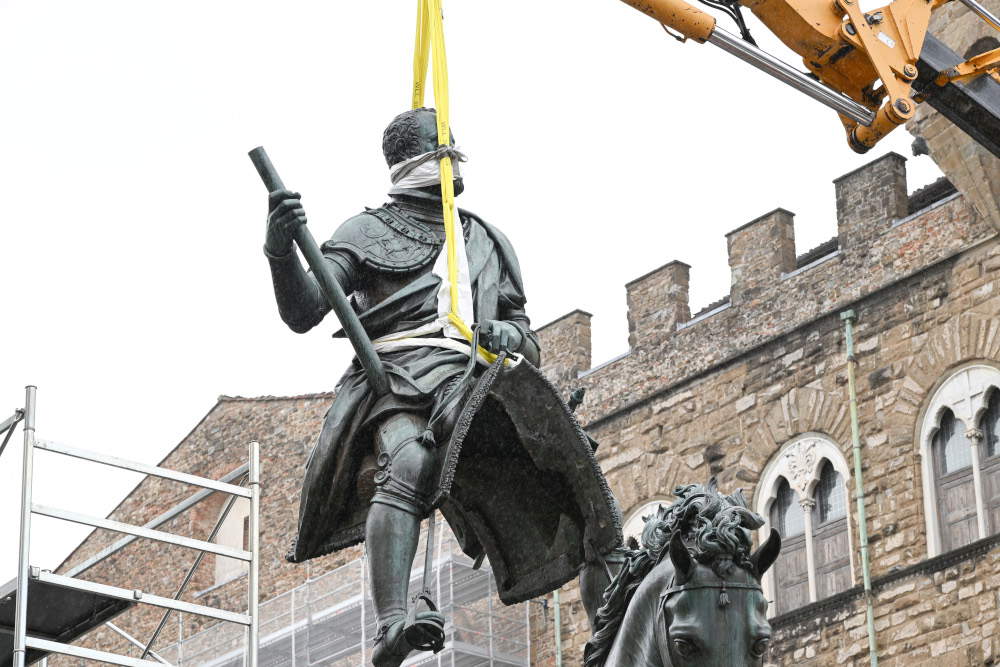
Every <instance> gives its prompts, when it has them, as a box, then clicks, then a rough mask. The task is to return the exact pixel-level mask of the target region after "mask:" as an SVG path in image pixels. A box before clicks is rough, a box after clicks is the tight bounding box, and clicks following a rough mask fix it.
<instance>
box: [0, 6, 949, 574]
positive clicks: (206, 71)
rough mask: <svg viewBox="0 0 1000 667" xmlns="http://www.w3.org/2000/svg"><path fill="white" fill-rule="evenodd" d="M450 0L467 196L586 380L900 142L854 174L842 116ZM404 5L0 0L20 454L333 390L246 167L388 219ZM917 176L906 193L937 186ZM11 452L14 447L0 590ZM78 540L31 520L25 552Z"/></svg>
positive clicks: (404, 68) (723, 66) (410, 14)
mask: <svg viewBox="0 0 1000 667" xmlns="http://www.w3.org/2000/svg"><path fill="white" fill-rule="evenodd" d="M444 4H445V12H446V25H445V31H446V35H447V44H448V55H449V59H450V62H449V66H450V74H451V93H452V100H451V103H452V122H453V127H454V130H455V135H456V137H457V138H458V141H459V143H460V144H461V145H462V146H463V148H464V149H465V150H466V151H467V152H468V154H469V156H470V161H469V163H468V164H466V165H463V167H462V169H463V174H464V175H465V177H466V183H467V187H466V193H465V194H464V195H463V196H462V197H461V198H460V199H459V204H460V205H461V206H463V207H466V208H469V209H471V210H474V211H476V212H477V213H479V214H480V215H482V216H484V217H485V218H486V219H487V220H490V221H491V222H493V223H495V224H497V225H498V226H500V227H501V228H502V229H504V230H505V231H506V232H507V234H508V235H509V236H510V238H511V239H512V241H513V243H514V245H515V247H516V248H517V249H518V253H519V256H520V260H521V264H522V268H523V271H524V278H525V282H526V286H527V290H528V297H529V303H528V306H529V313H530V314H531V315H532V317H533V319H534V321H535V323H536V324H539V325H540V324H543V323H545V322H548V321H550V320H552V319H554V318H556V317H558V316H560V315H562V314H564V313H566V312H568V311H569V310H572V309H574V308H582V309H585V310H588V311H590V312H592V313H593V314H594V361H595V363H599V362H600V361H602V360H605V359H607V358H610V357H612V356H615V355H617V354H619V353H621V352H624V351H625V350H626V349H627V327H626V321H625V289H624V284H625V283H626V282H628V281H629V280H631V279H633V278H635V277H638V276H639V275H641V274H643V273H645V272H646V271H649V270H650V269H653V268H655V267H657V266H659V265H661V264H663V263H665V262H667V261H670V260H672V259H680V260H683V261H685V262H687V263H689V264H691V265H692V267H693V268H692V271H691V275H692V284H691V299H692V304H691V305H692V310H696V309H698V308H700V307H701V306H703V305H705V304H707V303H708V302H710V301H712V300H714V299H716V298H718V297H721V296H723V295H725V294H726V293H728V291H729V269H728V265H727V259H726V249H725V248H726V246H725V239H724V234H725V233H726V232H727V231H729V230H731V229H733V228H735V227H737V226H739V225H741V224H743V223H744V222H747V221H749V220H751V219H752V218H755V217H757V216H758V215H760V214H762V213H765V212H767V211H769V210H771V209H773V208H775V207H776V206H783V207H785V208H787V209H789V210H792V211H794V212H796V213H797V214H798V216H797V218H796V235H797V240H796V243H797V248H798V250H799V252H802V251H804V250H806V249H808V248H810V247H812V246H814V245H816V244H817V243H819V242H822V241H824V240H826V239H828V238H830V237H831V236H833V235H834V234H835V233H836V225H835V214H834V196H833V185H832V184H831V180H832V179H834V178H836V177H837V176H839V175H840V174H842V173H845V172H847V171H849V170H851V169H854V168H856V167H858V166H860V165H861V164H863V163H865V162H867V161H869V160H871V159H874V158H875V157H877V156H878V155H881V154H883V153H884V152H886V151H888V150H895V151H897V152H899V153H902V154H904V155H907V156H908V155H909V143H910V141H911V137H910V136H909V135H908V134H906V132H905V131H904V130H899V131H897V133H896V134H895V135H893V136H892V137H890V138H889V139H888V140H887V141H885V142H884V145H882V146H880V147H879V148H878V149H877V150H875V151H873V152H872V153H870V154H869V155H867V156H859V155H855V154H854V153H852V152H851V151H850V149H848V147H847V145H846V143H845V141H844V138H843V133H842V130H841V126H840V123H839V122H838V120H837V118H836V116H835V114H834V113H833V112H831V111H828V110H827V109H826V108H824V107H822V106H820V105H819V104H817V103H816V102H813V101H811V100H809V99H807V98H805V97H804V96H802V95H800V94H798V93H796V92H794V91H792V90H791V89H788V88H786V87H784V86H783V85H782V84H780V83H778V82H776V81H774V80H772V79H770V78H768V77H766V76H765V75H763V74H761V73H759V72H757V71H756V70H753V69H751V68H750V67H749V66H748V65H745V64H743V63H741V62H739V61H736V60H734V59H732V58H731V57H729V56H726V55H725V54H723V53H721V52H719V51H718V50H717V49H715V48H714V47H712V46H710V45H696V44H694V43H687V44H679V43H677V42H675V41H674V40H672V39H670V38H669V37H667V36H666V35H665V34H664V33H663V31H662V30H661V29H660V27H659V26H658V25H656V24H655V23H654V22H652V21H650V20H649V19H648V18H646V17H644V16H642V15H641V14H639V13H637V12H636V11H634V10H632V9H630V8H629V7H627V6H625V5H624V4H622V3H620V2H617V0H585V1H583V2H578V3H565V2H536V1H531V0H510V1H508V2H504V3H485V2H477V1H474V0H445V3H444ZM414 7H415V3H414V2H412V1H411V0H406V1H405V2H404V1H403V0H389V1H388V2H351V3H348V2H318V1H313V2H306V1H293V0H284V1H283V2H277V1H272V2H261V1H252V0H238V1H237V0H212V1H210V2H206V1H205V0H200V1H198V2H195V1H193V0H171V1H170V2H164V1H161V0H148V1H145V2H136V1H135V0H121V1H117V2H115V1H111V0H91V1H89V2H79V1H78V0H75V1H70V0H66V1H57V0H0V62H3V63H4V67H3V68H2V71H0V77H2V79H0V82H2V83H0V85H2V90H3V91H4V105H3V107H2V110H0V156H2V159H0V184H2V191H3V196H2V198H0V216H2V220H3V222H2V228H0V229H2V235H0V322H2V325H3V326H2V327H0V420H2V419H4V418H5V417H7V416H8V415H9V414H10V413H12V412H13V410H14V408H15V407H18V406H20V405H22V404H23V387H24V385H26V384H37V385H38V387H39V393H38V435H39V437H42V438H46V439H52V440H59V441H62V442H66V443H68V444H72V445H75V446H78V447H85V448H92V449H97V450H100V451H103V452H107V453H111V454H115V455H119V456H126V457H131V458H135V459H140V460H143V461H148V462H157V461H159V460H160V459H161V458H162V457H163V456H164V455H165V454H166V453H167V452H168V451H169V450H170V449H171V448H172V447H173V446H174V445H176V444H177V442H178V441H179V440H180V439H181V438H182V437H183V436H184V435H185V434H186V433H187V432H188V431H189V430H190V429H191V428H192V427H193V426H194V425H195V424H196V423H197V421H198V420H199V419H200V418H201V417H202V416H203V415H204V414H205V412H207V411H208V410H209V409H210V408H211V407H212V405H213V404H214V402H215V399H216V397H217V396H218V395H219V394H238V395H261V394H279V395H284V394H297V393H303V392H313V391H328V390H330V389H332V387H333V385H334V383H335V381H336V379H337V378H338V377H339V375H340V373H341V371H342V369H343V367H344V366H345V365H346V363H347V361H348V359H349V351H348V349H349V346H348V344H347V343H346V342H344V341H332V340H331V339H330V338H329V334H330V333H331V332H332V331H334V330H335V328H336V324H335V322H334V321H332V318H331V319H330V320H328V321H327V322H325V323H324V324H322V325H321V326H320V327H318V328H317V329H314V330H313V331H312V332H310V333H309V334H306V335H301V336H300V335H295V334H293V333H291V332H290V331H289V330H288V329H286V328H285V327H284V325H283V324H282V323H281V321H280V319H279V318H278V316H277V312H276V309H275V307H274V304H273V299H272V295H271V286H270V278H269V274H268V271H267V264H266V262H265V260H264V257H263V255H262V253H261V249H260V248H261V243H262V241H263V231H264V219H265V214H266V210H265V209H266V194H265V191H264V188H263V186H262V185H261V183H260V181H259V180H258V178H257V175H256V173H255V172H254V170H253V167H252V165H251V164H250V162H249V160H248V159H247V157H246V153H247V151H248V150H249V149H251V148H253V147H254V146H256V145H258V144H263V145H264V146H265V147H266V148H267V149H268V151H269V153H270V154H271V157H272V159H273V160H274V162H275V164H276V166H277V167H278V169H279V171H280V172H281V174H282V176H283V177H284V180H285V182H286V183H287V184H288V185H289V186H290V187H292V188H295V189H298V190H299V191H301V192H302V194H303V203H304V204H305V207H306V211H307V213H308V215H309V218H310V226H311V227H312V230H313V233H314V234H315V235H316V236H317V237H324V236H327V235H328V234H329V233H330V232H332V230H333V229H334V228H335V227H336V225H337V224H338V223H339V222H341V221H342V220H344V219H345V218H347V217H349V216H351V215H353V214H354V213H356V212H358V211H360V210H361V208H362V206H364V205H369V206H377V205H378V204H380V203H381V202H382V201H384V199H385V195H384V193H385V191H386V189H387V170H386V167H385V163H384V162H383V160H382V156H381V150H380V144H381V133H382V130H383V128H384V127H385V125H386V123H387V122H388V121H389V120H390V119H391V118H392V117H393V116H394V115H395V114H396V113H398V112H400V111H402V110H404V109H405V108H406V107H407V105H408V103H409V89H410V72H411V57H412V41H413V22H414ZM723 25H725V27H726V28H727V29H730V28H731V26H729V25H727V24H725V23H723ZM753 25H754V26H755V27H756V31H755V36H756V37H757V39H758V41H759V42H760V43H761V44H762V45H763V46H764V47H765V48H767V49H769V50H771V51H772V52H776V53H779V54H783V57H785V59H786V60H788V61H790V62H794V61H793V57H792V56H791V55H790V54H789V53H788V52H787V51H784V50H783V49H782V48H781V46H780V44H779V43H777V41H776V40H775V39H774V38H772V37H771V36H770V35H769V34H767V33H766V32H765V30H764V29H763V28H762V27H760V26H759V24H757V23H753ZM908 168H909V171H910V187H911V190H912V189H915V188H916V187H918V186H920V185H923V184H926V183H928V182H930V181H932V180H934V178H936V177H937V176H938V175H939V173H938V172H937V170H936V168H935V167H934V165H933V163H932V162H931V161H930V159H929V158H926V157H923V158H911V159H910V161H909V163H908ZM263 445H264V446H265V447H266V446H267V442H266V440H265V441H264V443H263ZM20 457H21V434H20V431H19V432H18V433H17V435H16V436H15V439H14V440H13V441H12V443H11V445H10V446H9V447H8V448H7V451H6V452H5V453H4V455H3V457H2V458H0V582H2V581H4V580H6V579H8V578H10V577H13V576H14V573H15V569H16V562H17V518H18V511H17V506H18V494H19V486H20V479H19V478H20ZM239 463H240V462H239V461H233V467H235V466H236V465H238V464H239ZM36 480H37V481H36V486H35V497H36V501H37V502H44V503H47V504H53V505H57V506H63V507H70V508H73V509H75V510H76V511H80V512H87V513H92V514H97V515H102V516H103V515H104V514H106V513H107V512H108V511H110V509H111V508H113V507H114V505H116V504H117V502H118V501H119V500H120V499H121V497H122V496H123V495H124V494H125V493H127V492H128V491H129V490H130V489H131V488H132V486H133V485H134V484H135V483H136V482H137V481H138V476H135V475H130V474H124V473H121V472H119V471H113V472H110V473H108V472H106V471H104V470H102V469H101V468H100V467H95V466H91V465H89V464H85V463H82V462H75V461H69V460H65V461H64V460H59V459H58V457H55V456H53V455H49V454H45V453H40V454H39V455H38V456H37V458H36ZM85 535H86V530H84V529H82V528H78V527H73V526H67V525H65V524H61V523H58V522H54V521H49V520H46V519H38V520H36V522H35V535H34V538H35V539H34V546H33V551H32V563H33V564H36V565H40V566H42V567H54V566H56V565H57V564H58V563H59V562H60V561H61V559H62V558H63V557H65V556H66V555H67V554H68V553H69V551H70V550H71V549H72V547H73V546H74V545H75V544H76V543H77V542H78V541H79V540H80V539H82V537H84V536H85Z"/></svg>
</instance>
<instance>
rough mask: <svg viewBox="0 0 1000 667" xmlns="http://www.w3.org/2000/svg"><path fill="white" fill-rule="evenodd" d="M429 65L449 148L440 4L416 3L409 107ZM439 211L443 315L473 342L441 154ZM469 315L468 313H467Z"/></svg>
mask: <svg viewBox="0 0 1000 667" xmlns="http://www.w3.org/2000/svg"><path fill="white" fill-rule="evenodd" d="M428 61H431V62H433V68H432V73H433V81H434V106H435V108H436V110H437V113H436V118H437V130H438V146H449V147H450V145H451V128H450V121H449V109H450V107H449V103H448V59H447V55H446V53H445V46H444V22H443V19H442V13H441V0H417V32H416V42H415V46H414V50H413V96H412V106H413V108H414V109H418V108H420V107H423V106H424V97H425V92H426V86H425V84H426V80H427V67H428ZM439 164H440V175H441V207H442V212H443V214H444V215H443V220H444V230H445V245H444V249H443V252H445V253H447V254H446V257H447V267H448V269H447V274H448V275H447V276H445V277H444V279H445V282H446V283H447V286H448V294H449V301H450V308H449V310H448V312H447V314H446V317H447V323H448V325H449V326H450V327H453V328H454V329H455V330H457V331H458V333H459V334H460V335H461V336H462V337H464V338H465V340H467V341H469V342H472V339H473V335H472V329H471V328H470V326H469V325H468V323H466V322H465V320H464V319H463V318H462V314H461V312H460V309H459V257H458V246H459V243H458V241H457V238H456V237H457V232H456V231H455V218H456V215H455V182H454V181H455V176H454V169H453V164H452V158H451V153H450V151H443V154H442V155H441V157H440V161H439ZM469 315H471V313H469ZM476 353H477V354H478V355H479V356H480V357H482V358H483V359H485V360H486V361H487V362H488V363H491V364H492V363H493V362H494V361H495V360H496V358H497V355H495V354H493V353H492V352H489V351H488V350H486V349H485V348H483V347H479V346H477V347H476Z"/></svg>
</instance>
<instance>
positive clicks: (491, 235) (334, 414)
mask: <svg viewBox="0 0 1000 667" xmlns="http://www.w3.org/2000/svg"><path fill="white" fill-rule="evenodd" d="M382 149H383V153H384V155H385V159H386V162H387V164H388V166H389V168H390V173H391V178H392V182H393V187H392V189H391V190H390V191H389V196H390V199H389V201H388V202H387V203H385V204H383V205H382V206H380V207H378V208H373V209H366V210H365V211H364V212H362V213H360V214H358V215H356V216H354V217H352V218H350V219H349V220H347V221H346V222H344V223H343V224H342V225H341V226H340V227H339V228H338V229H337V230H336V231H335V232H334V233H333V235H332V236H331V237H330V239H329V240H328V241H326V242H325V243H323V244H322V246H321V251H322V259H321V260H315V261H322V263H323V266H322V267H320V268H319V270H320V271H321V272H323V273H324V274H326V275H332V277H333V279H334V280H335V281H336V283H337V284H339V285H340V287H341V288H342V289H343V292H344V293H345V294H347V295H350V299H351V300H350V304H351V306H352V307H353V309H354V312H355V313H357V318H358V319H359V320H360V324H361V327H362V328H363V331H362V334H363V335H365V336H367V337H368V338H369V339H370V343H369V341H366V342H365V344H366V345H368V344H370V346H371V347H373V348H374V350H375V352H376V353H377V357H374V358H375V359H376V363H378V364H380V365H381V369H380V372H381V373H383V374H384V376H385V377H386V378H387V385H388V388H387V391H385V392H384V393H381V394H379V393H377V392H375V391H373V389H372V387H371V386H370V385H371V383H370V382H369V381H368V379H367V378H366V373H365V369H364V368H363V363H361V362H359V360H358V359H357V358H356V359H355V361H354V362H353V363H352V365H351V366H350V367H349V368H348V369H347V371H346V373H345V374H344V375H343V377H342V378H341V379H340V381H339V383H338V384H337V385H336V397H335V399H334V401H333V404H332V405H331V406H330V410H329V412H328V413H327V415H326V418H325V421H324V424H323V428H322V431H321V433H320V434H319V438H318V441H317V443H316V445H315V448H314V449H313V452H312V454H311V455H310V457H309V459H308V461H307V463H306V470H305V479H304V481H303V485H302V495H301V505H300V512H299V527H298V536H297V538H296V541H295V543H294V545H293V547H292V550H291V551H290V553H289V555H288V558H289V560H291V561H293V562H302V561H304V560H307V559H310V558H315V557H318V556H322V555H324V554H327V553H330V552H333V551H336V550H338V549H343V548H345V547H348V546H351V545H353V544H357V543H359V542H361V541H365V542H366V545H367V554H368V563H369V567H370V576H371V585H372V597H373V601H374V605H375V610H376V614H377V617H378V625H379V630H378V633H377V636H376V639H375V647H374V652H373V655H372V661H373V664H374V665H376V667H395V666H397V665H399V664H401V663H402V661H403V660H404V659H405V658H406V656H407V655H408V654H409V653H410V652H411V651H413V650H417V649H433V650H435V651H436V650H440V648H441V647H442V645H443V640H444V625H445V619H444V617H443V616H442V614H441V613H440V612H439V611H438V610H437V609H436V607H435V606H434V605H433V603H432V602H431V601H430V599H429V598H424V599H423V600H422V602H421V601H420V600H413V599H411V600H409V601H408V600H407V587H408V583H409V578H410V571H411V567H412V562H413V558H414V555H415V551H416V546H417V539H418V534H419V530H420V522H421V520H422V519H423V518H425V517H427V516H428V514H429V513H430V512H432V511H433V510H434V509H440V510H441V511H442V513H443V514H444V516H445V518H447V520H448V521H449V523H450V525H451V527H452V529H453V531H454V532H455V534H456V537H457V538H458V540H459V542H460V544H461V546H462V548H463V550H464V551H465V553H466V554H468V555H469V556H470V557H472V558H474V559H476V560H477V561H480V560H481V559H482V558H483V557H484V556H488V557H489V559H490V564H491V567H492V569H493V572H494V575H495V577H496V581H497V590H498V594H499V595H500V598H501V600H503V601H504V602H505V603H507V604H513V603H515V602H520V601H523V600H526V599H530V598H532V597H536V596H539V595H543V594H545V593H547V592H549V591H551V590H554V589H555V588H557V587H559V586H561V585H562V584H564V583H566V582H567V581H569V580H570V579H572V578H573V577H574V576H576V574H577V572H578V571H579V570H580V568H581V567H583V566H584V565H585V563H587V562H591V563H594V562H596V560H597V558H599V556H600V554H605V553H609V552H610V551H612V550H613V549H614V548H615V547H616V546H617V545H618V544H619V542H620V532H621V528H620V517H619V516H618V511H617V508H616V507H615V506H614V503H613V499H612V497H611V494H610V491H609V490H608V487H607V484H606V482H605V481H604V478H603V476H602V475H601V472H600V468H599V467H598V465H597V463H596V461H595V460H594V457H593V453H592V451H591V448H590V441H589V440H588V438H587V437H586V435H585V434H584V433H583V431H582V429H581V428H580V427H579V425H578V424H577V422H576V420H575V419H574V417H573V415H572V413H571V411H570V410H569V409H568V407H567V406H566V405H565V404H564V403H563V402H562V401H561V400H559V399H558V397H557V396H556V395H555V393H554V390H553V388H552V386H551V385H550V384H548V382H547V381H546V380H545V379H544V377H543V376H542V375H541V374H540V373H539V372H538V370H537V367H538V365H539V363H540V355H541V351H540V349H539V343H538V337H537V336H536V335H535V333H534V332H533V331H532V330H531V326H530V321H529V319H528V316H527V314H526V312H525V301H526V299H525V290H524V285H523V283H522V280H521V272H520V269H519V266H518V262H517V257H516V255H515V253H514V248H513V246H512V245H511V243H510V241H508V239H507V238H506V237H505V236H504V235H503V234H502V233H501V232H500V231H499V230H498V229H497V228H496V227H494V226H493V225H491V224H489V223H487V222H486V221H484V220H483V219H482V218H480V217H478V216H476V215H474V214H472V213H470V212H468V211H465V210H462V209H458V210H457V216H456V217H457V220H456V232H457V233H460V234H461V236H462V239H461V240H462V241H463V242H464V251H465V256H464V257H463V258H462V261H463V262H467V265H466V266H465V270H466V271H467V285H466V287H467V290H468V294H467V296H466V298H467V299H468V301H469V304H470V308H471V311H472V313H471V314H472V320H473V321H470V324H473V322H474V323H475V324H474V329H475V331H476V340H474V341H472V344H471V345H470V343H469V342H467V341H464V340H459V339H457V338H456V337H449V336H448V335H446V334H445V333H444V331H443V330H442V327H441V326H440V321H441V319H440V318H441V305H440V293H441V292H442V284H443V283H444V281H443V280H442V277H441V271H439V270H436V269H435V266H436V264H437V263H438V258H439V255H440V254H441V249H442V246H443V244H444V240H445V232H444V227H443V216H442V202H441V189H440V185H439V184H438V182H437V181H436V179H437V178H439V176H440V174H439V172H438V171H437V161H438V159H440V157H441V156H442V155H448V156H450V157H451V158H452V160H453V162H454V163H455V165H456V167H457V164H458V162H459V161H460V160H462V159H463V156H462V155H461V153H460V152H458V150H457V149H456V148H455V147H454V140H452V145H450V146H439V145H438V142H437V128H436V117H435V112H434V110H432V109H416V110H413V111H408V112H406V113H403V114H400V115H399V116H397V117H396V118H395V119H394V120H393V121H392V122H391V123H390V125H389V126H388V128H387V129H386V131H385V133H384V136H383V141H382ZM258 168H260V167H258ZM262 175H263V172H262ZM276 182H278V183H280V180H278V181H276ZM275 187H278V186H275ZM454 188H455V193H456V194H459V193H461V192H462V189H463V182H462V178H461V175H460V173H459V171H458V169H456V170H455V181H454ZM268 208H269V210H268V221H267V232H266V238H265V244H264V253H265V255H266V257H267V260H268V262H269V264H270V269H271V277H272V281H273V284H274V294H275V299H276V301H277V305H278V311H279V313H280V315H281V318H282V320H284V322H285V323H286V324H287V325H288V327H289V328H291V329H292V330H293V331H295V332H298V333H302V332H305V331H308V330H310V329H311V328H313V327H315V326H316V325H317V324H319V323H320V321H322V320H323V318H324V316H326V314H327V313H328V312H329V311H330V309H331V305H330V302H329V301H328V299H327V298H325V294H326V292H325V291H324V290H323V289H321V285H320V282H321V281H317V277H316V275H315V272H314V271H312V270H311V271H306V270H305V268H303V266H302V264H301V262H300V260H299V258H298V256H297V254H296V252H295V247H294V245H293V239H296V238H297V237H296V234H297V233H298V230H300V228H302V226H303V225H305V224H306V215H305V211H304V209H303V207H302V203H301V198H300V196H299V195H298V194H297V193H295V192H292V191H290V190H286V189H276V190H275V191H273V192H271V193H270V195H269V202H268ZM300 247H301V246H300ZM306 258H307V260H308V259H309V257H308V256H307V257H306ZM310 265H311V266H312V261H311V262H310ZM315 268H316V267H314V269H315ZM339 312H341V311H339V310H338V313H339ZM345 328H348V329H350V328H349V327H347V326H346V324H345ZM347 334H348V335H357V330H349V331H348V332H347ZM341 335H343V334H341ZM353 340H354V339H353V338H352V341H353ZM477 342H478V344H479V345H481V346H482V347H484V348H485V349H486V350H488V351H490V352H492V353H494V354H497V355H499V357H498V359H497V360H496V361H494V362H492V363H486V362H483V361H482V360H481V357H480V355H478V354H476V353H475V349H476V343H477ZM362 361H363V360H362Z"/></svg>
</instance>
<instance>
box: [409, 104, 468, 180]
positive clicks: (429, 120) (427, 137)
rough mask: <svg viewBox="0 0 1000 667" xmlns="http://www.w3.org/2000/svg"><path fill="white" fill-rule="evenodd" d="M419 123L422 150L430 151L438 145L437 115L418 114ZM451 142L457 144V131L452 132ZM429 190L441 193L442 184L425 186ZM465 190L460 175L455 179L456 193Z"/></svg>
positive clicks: (422, 151)
mask: <svg viewBox="0 0 1000 667" xmlns="http://www.w3.org/2000/svg"><path fill="white" fill-rule="evenodd" d="M417 123H418V125H419V126H420V152H421V153H429V152H430V151H432V150H434V149H436V148H437V147H438V131H437V115H435V114H433V113H430V112H428V113H422V114H420V115H418V116H417ZM451 144H452V146H454V145H455V133H454V132H452V133H451ZM425 189H426V190H427V191H428V192H430V193H431V194H434V195H439V196H440V194H441V188H440V186H431V187H429V188H425ZM463 190H465V184H464V183H463V182H462V177H461V176H459V177H458V178H456V179H455V195H456V196H457V195H460V194H462V191H463Z"/></svg>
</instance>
